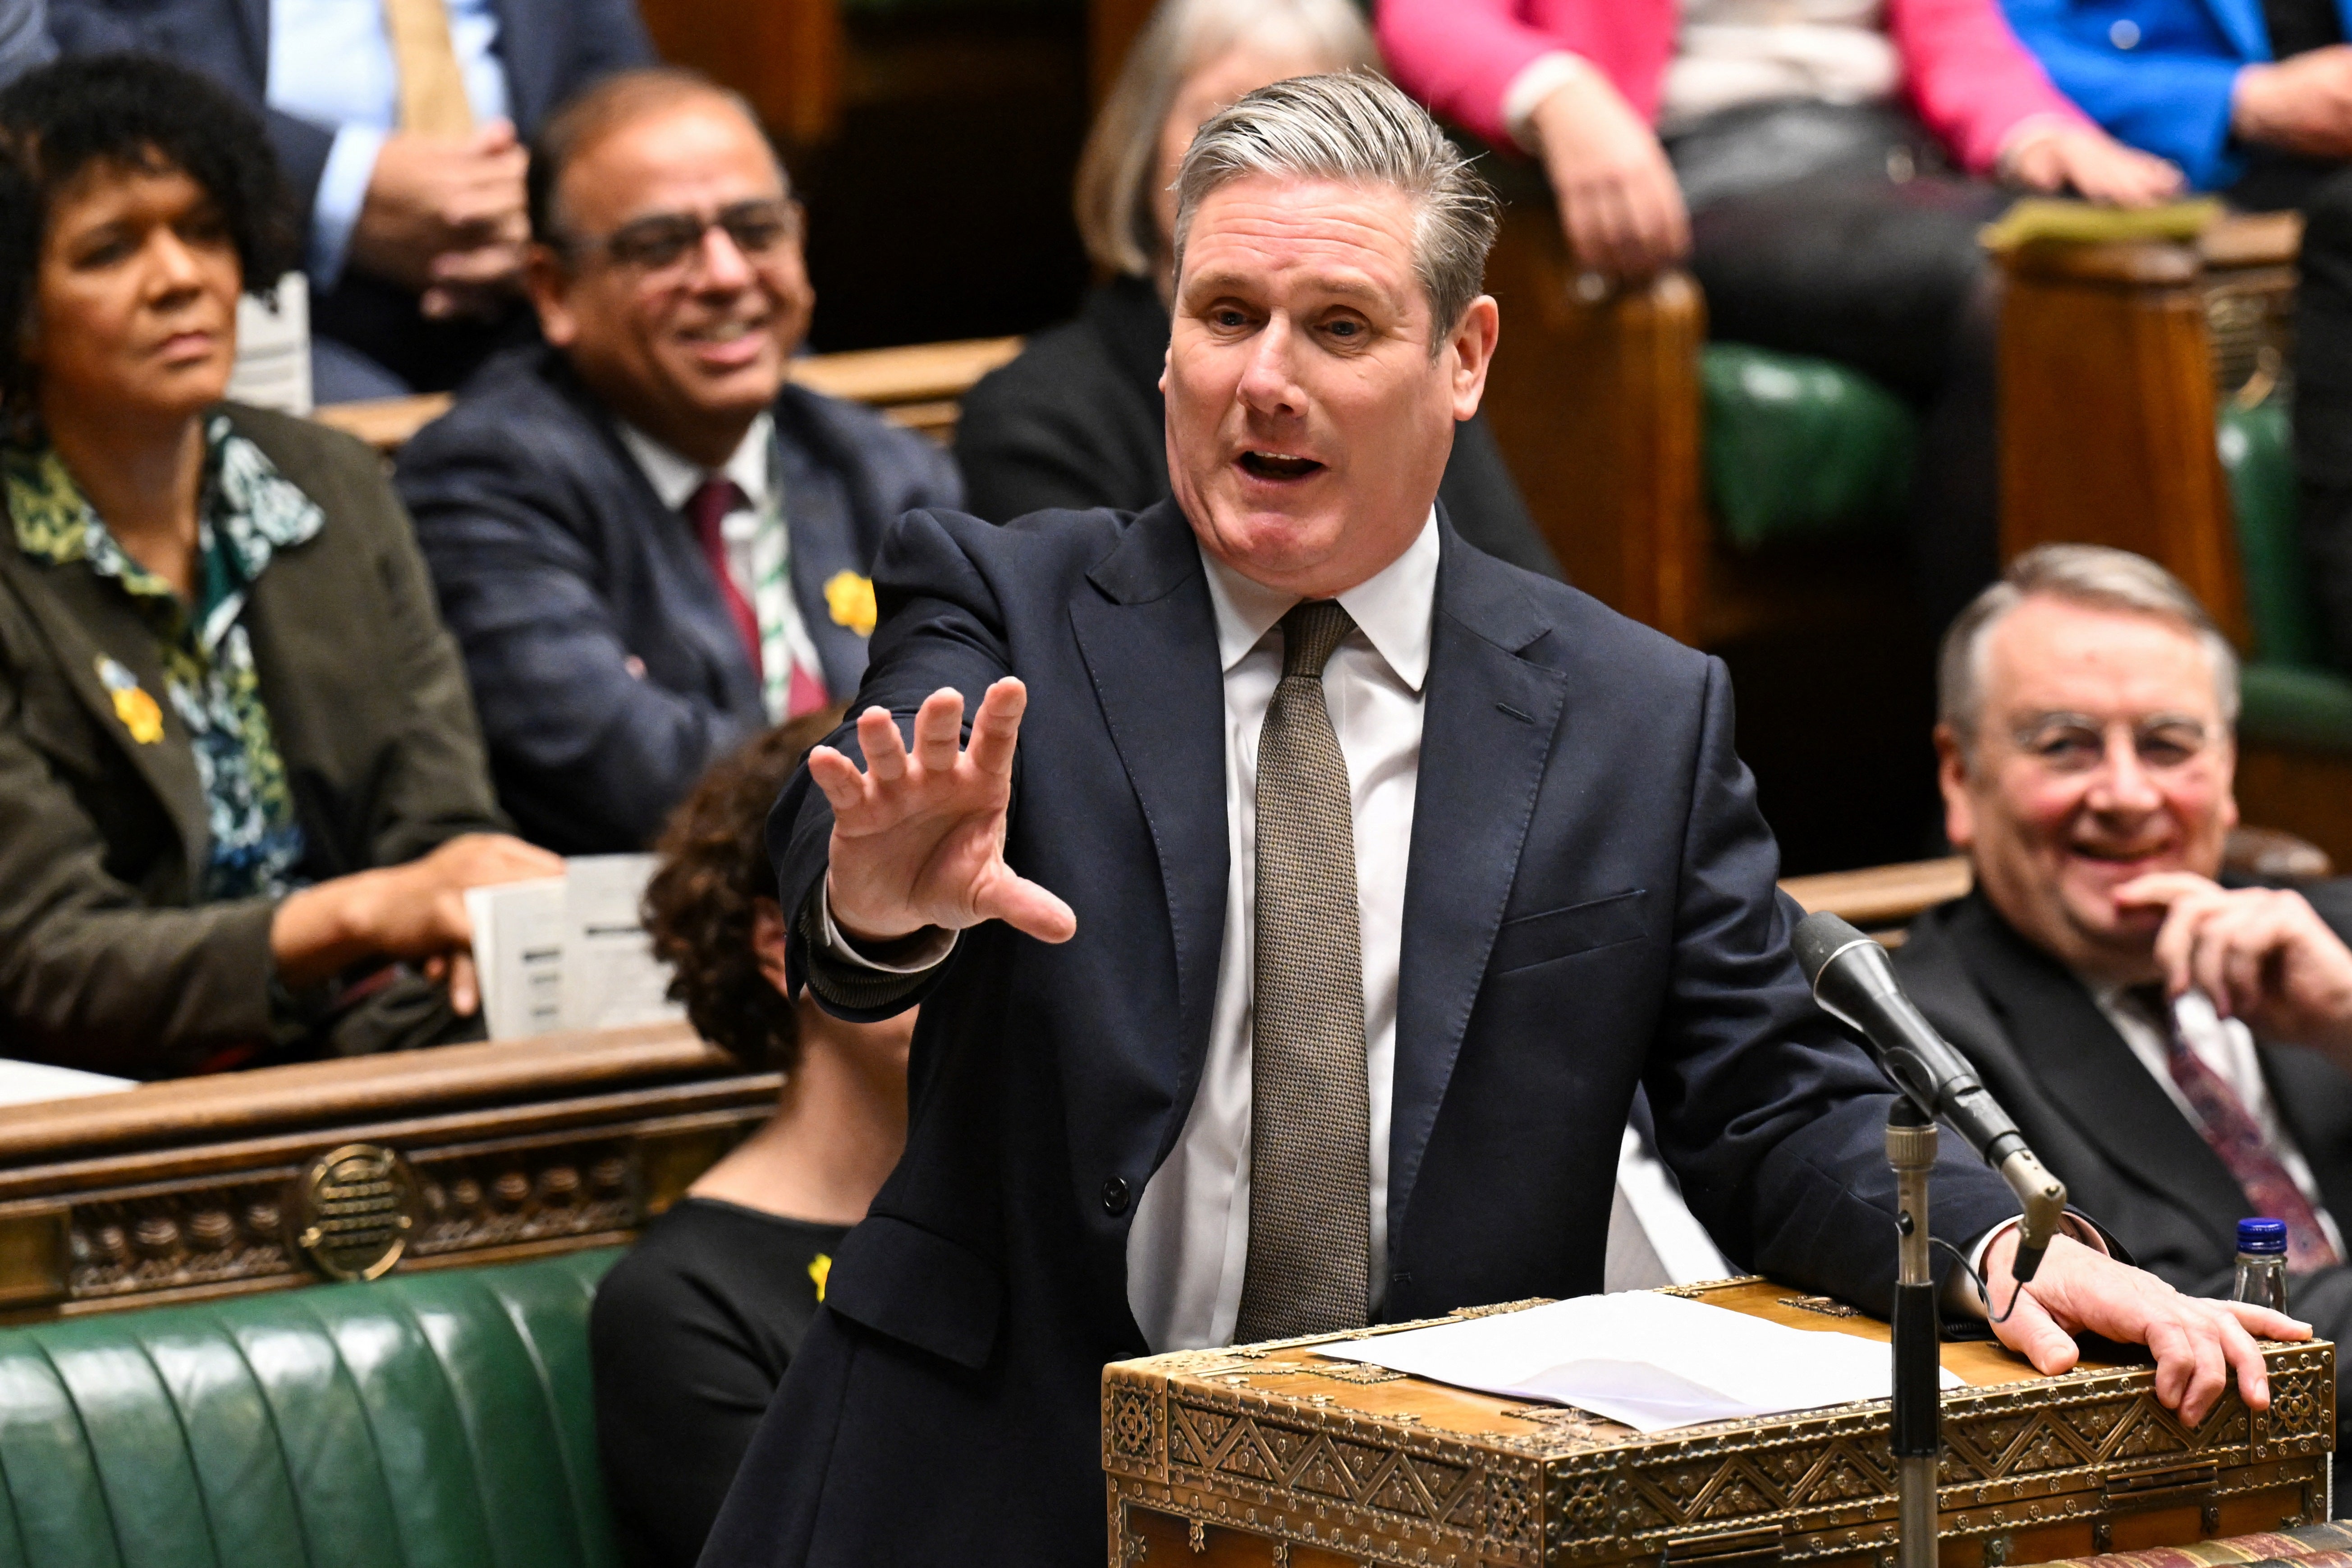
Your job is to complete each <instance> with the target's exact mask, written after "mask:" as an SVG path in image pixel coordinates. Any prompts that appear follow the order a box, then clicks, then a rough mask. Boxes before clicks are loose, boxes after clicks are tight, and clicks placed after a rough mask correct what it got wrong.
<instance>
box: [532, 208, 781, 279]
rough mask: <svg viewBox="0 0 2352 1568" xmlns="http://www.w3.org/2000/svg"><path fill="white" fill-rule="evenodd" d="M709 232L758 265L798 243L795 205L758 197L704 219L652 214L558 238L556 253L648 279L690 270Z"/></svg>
mask: <svg viewBox="0 0 2352 1568" xmlns="http://www.w3.org/2000/svg"><path fill="white" fill-rule="evenodd" d="M714 228H715V229H719V230H721V231H722V232H724V233H725V234H726V236H727V238H728V240H729V241H730V243H731V244H732V245H733V246H734V247H735V248H736V249H738V250H740V251H741V252H742V253H743V254H744V255H745V256H746V257H748V258H751V259H752V260H754V261H759V260H763V259H765V258H768V257H769V256H770V255H771V254H772V253H773V252H774V251H776V250H777V249H778V248H779V247H782V246H783V245H784V244H786V243H787V242H788V241H791V240H793V239H795V238H797V237H799V235H800V231H801V207H800V204H799V203H798V202H795V201H793V199H792V198H791V197H789V196H780V197H762V198H760V199H758V200H754V201H748V202H737V203H735V204H733V205H730V206H724V207H721V208H719V211H718V212H716V213H715V214H713V215H711V216H709V217H704V216H701V215H700V214H698V213H656V214H654V215H653V216H650V217H641V218H638V219H635V221H634V222H630V223H625V224H623V225H622V226H620V227H618V228H616V229H614V231H613V232H612V233H610V234H607V235H601V236H596V237H573V236H565V237H560V238H559V240H558V241H557V248H558V249H560V250H563V251H566V252H568V253H570V254H572V255H575V256H578V255H593V256H601V257H602V258H604V260H606V261H608V262H610V263H611V264H612V265H613V266H614V267H617V268H623V269H624V270H625V271H630V272H635V273H638V274H640V275H642V276H645V277H647V278H651V277H655V276H657V275H659V274H663V273H667V272H674V271H680V270H683V269H684V268H688V267H689V266H691V265H692V264H693V262H694V261H695V259H696V258H698V257H700V256H702V255H703V254H704V251H703V245H702V240H703V237H704V236H705V235H708V234H709V232H710V231H711V230H712V229H714Z"/></svg>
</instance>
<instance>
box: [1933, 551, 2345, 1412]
mask: <svg viewBox="0 0 2352 1568" xmlns="http://www.w3.org/2000/svg"><path fill="white" fill-rule="evenodd" d="M1938 708H1939V712H1940V722H1939V723H1938V724H1937V731H1936V747H1937V752H1938V754H1939V756H1940V758H1941V782H1942V785H1943V792H1944V805H1945V822H1946V831H1947V832H1948V834H1949V835H1950V837H1951V840H1952V842H1953V843H1954V844H1955V845H1956V846H1958V847H1959V848H1960V849H1961V850H1963V851H1964V852H1965V853H1966V854H1967V855H1968V857H1969V862H1970V865H1971V866H1972V867H1973V868H1974V870H1975V874H1976V890H1975V891H1974V892H1972V893H1970V894H1969V896H1968V897H1967V898H1964V899H1960V900H1956V901H1954V902H1952V903H1949V904H1946V905H1944V906H1943V907H1942V908H1940V909H1936V910H1929V911H1928V912H1927V913H1926V914H1925V915H1922V916H1921V917H1920V918H1919V920H1918V921H1917V922H1916V924H1915V925H1914V926H1913V927H1912V929H1911V933H1910V940H1909V941H1908V942H1906V944H1905V945H1904V946H1903V947H1902V948H1901V949H1900V950H1899V951H1898V952H1896V954H1895V967H1896V968H1897V969H1898V970H1899V971H1900V972H1901V973H1902V975H1903V979H1904V983H1905V984H1906V987H1907V988H1908V989H1909V991H1910V993H1911V994H1912V996H1913V998H1914V999H1915V1000H1916V1001H1917V1002H1918V1004H1919V1005H1920V1007H1921V1009H1922V1010H1923V1011H1925V1012H1926V1013H1927V1016H1928V1017H1929V1018H1930V1019H1931V1020H1932V1021H1933V1022H1934V1023H1935V1025H1936V1026H1937V1028H1938V1029H1939V1030H1941V1031H1942V1032H1943V1034H1944V1035H1945V1037H1947V1038H1948V1039H1949V1040H1951V1042H1952V1043H1953V1044H1954V1045H1955V1046H1958V1047H1959V1048H1960V1050H1961V1051H1963V1052H1964V1053H1965V1054H1966V1055H1967V1056H1968V1057H1969V1058H1970V1059H1971V1060H1972V1061H1973V1062H1974V1063H1975V1064H1976V1067H1977V1068H1978V1070H1979V1072H1980V1073H1981V1074H1982V1075H1983V1077H1984V1079H1985V1081H1986V1083H1987V1085H1988V1086H1989V1087H1990V1089H1992V1091H1993V1093H1994V1095H1995V1096H1997V1097H1998V1098H1999V1099H2000V1102H2001V1103H2002V1104H2003V1105H2004V1106H2006V1107H2008V1108H2009V1110H2010V1112H2011V1114H2012V1115H2014V1116H2015V1117H2016V1118H2017V1121H2018V1123H2019V1125H2020V1127H2021V1129H2022V1130H2023V1131H2024V1133H2025V1136H2026V1138H2027V1139H2028V1141H2029V1142H2032V1145H2033V1148H2034V1150H2035V1152H2038V1153H2039V1154H2040V1155H2041V1156H2042V1160H2043V1161H2044V1162H2045V1163H2048V1165H2049V1166H2050V1168H2051V1169H2052V1170H2053V1172H2055V1173H2057V1174H2058V1176H2059V1178H2060V1179H2061V1180H2063V1182H2064V1183H2065V1184H2066V1188H2067V1192H2068V1194H2070V1195H2071V1196H2072V1197H2073V1199H2074V1202H2075V1203H2076V1204H2078V1205H2081V1206H2082V1208H2083V1209H2084V1211H2085V1212H2087V1213H2090V1214H2095V1215H2098V1216H2099V1221H2100V1223H2101V1224H2102V1225H2104V1226H2106V1227H2107V1229H2108V1231H2109V1234H2110V1235H2112V1236H2113V1237H2116V1239H2117V1240H2119V1241H2121V1242H2122V1243H2123V1245H2124V1246H2125V1247H2127V1248H2129V1249H2130V1251H2131V1253H2132V1255H2133V1258H2134V1260H2135V1261H2137V1263H2138V1264H2139V1265H2140V1266H2141V1267H2142V1268H2147V1269H2148V1270H2150V1271H2151V1272H2153V1273H2155V1274H2157V1275H2158V1276H2160V1277H2162V1278H2163V1279H2165V1280H2167V1281H2168V1282H2169V1283H2170V1284H2172V1285H2173V1286H2175V1287H2176V1288H2178V1289H2181V1290H2184V1291H2187V1292H2189V1294H2192V1295H2201V1296H2227V1295H2228V1294H2229V1293H2230V1287H2231V1266H2232V1263H2233V1260H2234V1255H2235V1251H2236V1242H2235V1229H2236V1223H2237V1221H2239V1220H2240V1219H2242V1218H2249V1217H2252V1216H2256V1215H2261V1216H2265V1217H2269V1218H2273V1219H2280V1220H2284V1222H2285V1223H2286V1234H2287V1259H2288V1271H2289V1276H2290V1281H2291V1284H2290V1294H2289V1301H2288V1307H2289V1310H2291V1311H2292V1312H2293V1313H2294V1316H2296V1317H2298V1318H2301V1319H2303V1320H2304V1321H2307V1322H2309V1323H2310V1324H2311V1325H2312V1327H2313V1331H2314V1333H2315V1335H2316V1336H2317V1337H2319V1338H2322V1339H2332V1340H2336V1341H2337V1342H2344V1341H2346V1340H2347V1337H2352V1268H2347V1267H2345V1263H2346V1259H2347V1256H2352V1255H2347V1251H2346V1235H2345V1232H2344V1230H2343V1228H2342V1225H2343V1224H2352V1077H2347V1072H2346V1068H2347V1067H2352V951H2347V948H2346V946H2345V943H2344V942H2343V940H2342V939H2341V937H2340V936H2339V935H2338V932H2340V931H2346V930H2352V897H2347V888H2346V886H2345V885H2344V884H2340V883H2322V884H2317V885H2315V886H2314V887H2312V888H2310V889H2307V896H2306V892H2296V891H2282V890H2277V889H2266V888H2258V887H2242V888H2234V889H2233V888H2225V887H2223V886H2221V884H2220V883H2219V882H2218V881H2217V880H2216V878H2218V877H2219V876H2220V875H2221V849H2222V841H2223V840H2224V839H2225V838H2226V837H2228V835H2229V832H2230V829H2231V827H2232V826H2235V825H2236V823H2237V820H2238V808H2237V805H2236V802H2235V801H2234V800H2233V799H2232V797H2231V772H2232V769H2233V766H2234V764H2235V762H2236V755H2235V747H2234V744H2233V741H2232V737H2231V726H2232V724H2233V723H2234V721H2235V720H2236V718H2237V709H2238V667H2237V659H2236V657H2235V656H2234V655H2233V654H2232V653H2231V649H2230V645H2229V644H2228V643H2227V642H2226V641H2224V640H2223V638H2222V637H2221V634H2220V633H2219V632H2217V631H2216V630H2215V629H2214V626H2213V623H2212V621H2211V619H2210V617H2209V616H2207V615H2206V613H2205V611H2204V609H2203V607H2202V606H2201V605H2199V604H2198V603H2197V601H2196V600H2195V598H2193V597H2192V596H2191V595H2189V591H2188V590H2187V589H2186V588H2184V587H2182V586H2181V584H2179V582H2177V581H2175V580H2174V579H2173V578H2172V577H2171V576H2170V575H2169V574H2167V573H2166V572H2165V571H2164V570H2163V569H2162V568H2161V567H2159V566H2157V565H2156V564H2155V563H2152V562H2149V561H2146V560H2143V559H2141V558H2140V557H2138V556H2137V555H2131V554H2126V553H2125V552H2122V551H2117V550H2105V549H2101V548H2098V547H2095V546H2091V545H2046V546H2044V547H2042V549H2039V550H2035V551H2033V552H2030V553H2028V554H2026V555H2023V556H2021V557H2020V558H2019V559H2018V560H2017V561H2016V562H2015V563H2012V564H2011V567H2010V569H2009V571H2008V572H2007V574H2005V575H2004V577H2003V580H2002V581H2001V582H2000V583H1998V584H1994V585H1993V586H1992V587H1990V588H1988V589H1986V590H1985V591H1984V593H1983V594H1982V595H1979V597H1978V598H1977V600H1976V602H1975V603H1974V604H1973V605H1970V606H1969V608H1968V609H1967V610H1966V611H1964V612H1963V613H1962V614H1961V616H1959V618H1958V620H1956V621H1955V622H1954V623H1953V625H1952V628H1951V630H1950V631H1949V633H1948V634H1947V635H1946V637H1945V639H1944V648H1943V658H1942V667H1941V669H1940V671H1939V674H1938ZM2323 910H2324V911H2326V913H2325V915H2323V913H2322V911H2323ZM2338 1368H2339V1376H2340V1375H2341V1373H2342V1372H2343V1371H2345V1370H2352V1358H2347V1359H2345V1360H2342V1361H2339V1363H2338ZM2347 1394H2352V1390H2347V1389H2342V1388H2339V1394H2338V1401H2337V1408H2338V1409H2339V1411H2343V1412H2346V1413H2347V1414H2352V1397H2347Z"/></svg>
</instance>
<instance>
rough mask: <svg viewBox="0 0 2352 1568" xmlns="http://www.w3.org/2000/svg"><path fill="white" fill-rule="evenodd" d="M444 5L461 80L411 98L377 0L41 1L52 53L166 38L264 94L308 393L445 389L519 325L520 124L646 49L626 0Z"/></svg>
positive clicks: (161, 49)
mask: <svg viewBox="0 0 2352 1568" xmlns="http://www.w3.org/2000/svg"><path fill="white" fill-rule="evenodd" d="M446 11H447V17H448V46H449V55H450V56H454V59H447V57H444V58H445V59H446V63H447V68H448V69H450V70H454V71H455V72H456V73H457V78H458V79H460V80H461V81H462V84H463V89H464V90H463V93H462V95H459V94H456V93H446V92H445V93H443V94H441V95H440V97H439V98H438V99H437V100H436V99H432V98H425V99H422V100H420V98H419V97H418V94H417V91H416V90H415V88H416V84H415V83H410V84H407V85H408V86H409V88H410V89H411V90H409V91H405V92H404V83H403V81H402V79H401V69H400V61H399V58H398V56H397V54H396V52H395V50H394V46H393V44H392V42H391V40H390V36H389V30H388V29H387V27H386V26H385V8H384V5H383V0H50V4H49V7H48V23H49V28H50V31H51V33H52V34H53V35H54V37H55V40H56V44H57V46H58V47H59V48H61V49H62V50H63V51H64V52H66V53H68V54H99V53H107V52H111V51H115V50H123V49H132V50H138V51H141V52H142V53H148V54H156V55H162V56H163V57H165V58H169V59H172V60H175V61H177V62H179V63H180V64H182V65H184V66H189V67H192V68H194V69H196V70H200V71H203V72H204V73H205V75H207V76H210V77H213V78H215V79H217V80H219V81H220V82H222V83H224V84H225V85H226V86H227V87H228V88H230V89H232V90H234V91H235V92H236V93H237V94H238V95H239V96H241V97H242V98H244V99H245V100H247V102H248V103H250V104H252V105H253V107H254V108H255V109H257V110H261V111H263V113H264V115H265V118H266V120H267V121H268V129H269V139H270V142H271V143H272V145H273V146H274V147H275V148H276V149H277V153H278V164H279V166H280V167H281V168H282V169H283V170H284V171H285V177H286V181H287V184H289V186H290V187H291V189H292V190H293V192H294V195H295V200H296V205H297V207H298V210H299V216H300V221H301V223H302V225H303V231H304V234H305V236H306V237H307V241H308V244H307V247H306V249H305V251H304V255H303V270H304V272H305V274H306V275H307V276H308V277H309V279H310V328H311V332H312V342H313V347H312V353H311V365H312V385H313V391H314V394H315V395H316V396H317V398H318V400H319V401H320V402H321V403H338V402H343V401H346V400H349V399H352V398H362V397H388V396H394V395H400V394H402V393H406V392H411V391H418V392H424V391H446V390H447V389H448V388H450V387H452V386H455V385H456V384H457V382H458V381H459V380H460V379H462V378H463V377H464V375H465V374H467V372H469V371H471V370H472V369H473V367H474V366H476V365H477V364H478V363H481V361H482V359H483V357H484V356H485V355H486V354H487V353H489V352H490V351H491V350H492V349H493V348H494V347H495V346H496V345H497V343H498V342H499V341H500V332H499V328H500V327H501V326H504V327H507V328H509V329H512V328H516V327H520V325H521V324H522V321H521V314H522V313H521V312H520V310H519V309H518V307H519V305H520V298H519V296H520V273H521V265H522V247H523V241H524V239H525V238H526V234H525V222H524V215H523V164H524V157H525V155H524V152H523V148H522V145H521V139H522V138H527V137H529V136H530V135H532V134H534V133H535V132H537V131H538V130H539V128H540V127H541V125H542V124H544V123H545V122H546V121H547V119H548V117H549V116H550V115H551V114H553V113H554V112H555V110H557V109H558V108H560V107H561V106H562V104H563V102H564V101H565V100H568V99H570V98H571V97H572V95H574V94H575V93H577V92H579V91H580V89H583V87H586V86H587V85H588V84H589V83H590V82H593V81H594V80H595V79H597V78H599V77H601V76H604V75H605V74H607V73H609V72H612V71H615V70H621V69H625V68H632V67H639V66H646V65H650V64H652V63H653V59H654V51H653V44H652V42H651V40H649V39H648V38H647V37H646V29H645V25H644V23H643V22H642V21H640V20H639V19H638V16H637V8H636V0H447V4H446ZM417 74H418V75H419V76H420V77H421V76H423V75H424V74H425V73H424V72H422V71H420V72H419V73H417ZM460 97H462V101H459V99H460ZM509 335H511V333H510V332H509Z"/></svg>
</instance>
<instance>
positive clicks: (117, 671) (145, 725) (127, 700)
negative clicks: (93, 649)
mask: <svg viewBox="0 0 2352 1568" xmlns="http://www.w3.org/2000/svg"><path fill="white" fill-rule="evenodd" d="M98 679H99V684H100V685H101V686H103V687H105V688H106V694H107V696H108V697H110V699H112V700H113V702H114V716H115V717H116V718H117V719H120V720H121V721H122V727H123V728H124V729H126V730H128V731H131V739H132V740H133V741H136V742H138V743H139V744H141V745H142V746H152V745H153V744H154V743H155V742H158V741H160V740H162V739H163V709H161V708H159V707H157V706H156V704H155V700H154V699H153V698H152V697H150V696H149V695H147V693H146V691H145V690H144V689H142V688H141V686H140V684H139V678H138V677H137V676H135V675H133V674H131V672H130V671H129V670H128V669H125V668H123V667H122V666H121V665H120V664H117V663H116V662H115V661H114V660H112V659H110V658H105V657H104V656H102V655H101V656H100V658H99V661H98Z"/></svg>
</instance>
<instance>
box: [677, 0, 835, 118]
mask: <svg viewBox="0 0 2352 1568" xmlns="http://www.w3.org/2000/svg"><path fill="white" fill-rule="evenodd" d="M638 11H639V13H640V14H641V15H642V16H644V17H645V19H646V31H647V32H648V33H650V34H652V35H653V40H654V47H655V48H656V50H658V51H659V52H660V54H661V57H662V58H664V59H666V60H668V61H670V62H671V63H673V64H675V65H682V66H689V67H691V68H694V69H696V70H698V71H701V72H702V73H703V74H704V75H706V76H709V77H710V78H711V79H714V80H716V81H718V82H719V83H721V84H722V85H724V86H727V87H731V88H733V89H735V90H736V91H738V92H740V93H741V94H742V95H743V96H744V97H745V98H747V99H749V100H751V107H752V108H753V109H754V110H757V111H758V112H759V115H760V118H761V121H764V122H765V123H766V124H767V127H768V129H769V130H770V131H771V132H773V133H774V134H775V135H777V136H778V137H780V138H781V139H782V140H783V142H786V143H787V145H788V146H789V147H809V146H813V145H814V144H816V143H818V142H824V141H825V140H827V139H829V138H830V137H831V136H832V135H833V133H834V132H835V130H837V129H838V128H839V126H840V122H841V105H842V79H843V58H844V54H845V49H844V47H843V32H842V24H841V5H840V3H839V0H640V4H639V5H638Z"/></svg>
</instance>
